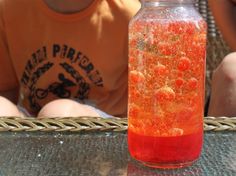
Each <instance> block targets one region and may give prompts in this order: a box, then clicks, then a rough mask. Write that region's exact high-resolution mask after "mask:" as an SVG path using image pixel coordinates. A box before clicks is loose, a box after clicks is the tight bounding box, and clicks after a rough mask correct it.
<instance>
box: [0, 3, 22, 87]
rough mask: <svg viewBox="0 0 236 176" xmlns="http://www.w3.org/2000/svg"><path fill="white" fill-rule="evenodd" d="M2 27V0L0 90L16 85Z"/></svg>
mask: <svg viewBox="0 0 236 176" xmlns="http://www.w3.org/2000/svg"><path fill="white" fill-rule="evenodd" d="M4 28H5V25H4V17H3V8H2V1H0V91H7V90H11V89H14V88H17V87H18V83H17V78H16V74H15V71H14V68H13V65H12V61H11V58H10V54H9V48H8V44H7V38H6V34H5V30H4Z"/></svg>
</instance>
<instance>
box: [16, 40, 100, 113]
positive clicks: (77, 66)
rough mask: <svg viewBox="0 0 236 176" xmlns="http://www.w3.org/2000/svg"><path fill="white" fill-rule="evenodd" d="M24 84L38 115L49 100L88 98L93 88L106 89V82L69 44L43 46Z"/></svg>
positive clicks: (29, 66)
mask: <svg viewBox="0 0 236 176" xmlns="http://www.w3.org/2000/svg"><path fill="white" fill-rule="evenodd" d="M21 84H22V85H23V89H24V92H26V93H25V95H24V96H25V97H24V98H25V99H26V100H27V101H28V104H29V106H30V107H29V108H30V109H31V111H32V112H38V111H39V110H40V109H41V108H42V106H43V105H44V104H45V102H47V98H49V97H50V98H51V97H54V99H56V98H74V99H78V100H80V101H84V100H86V99H88V96H89V93H90V89H91V87H90V85H92V84H93V85H95V86H97V87H103V79H102V77H101V76H100V73H99V71H98V70H96V68H95V67H94V65H93V63H91V61H90V59H89V58H88V57H87V56H86V55H84V54H83V53H82V52H80V51H77V50H76V49H74V48H72V47H69V46H68V45H59V44H53V45H52V46H49V47H46V46H43V47H42V48H40V49H38V50H37V51H36V52H34V53H33V54H32V57H31V58H30V59H29V60H28V61H27V63H26V66H25V69H24V72H23V74H22V78H21ZM24 101H25V100H24Z"/></svg>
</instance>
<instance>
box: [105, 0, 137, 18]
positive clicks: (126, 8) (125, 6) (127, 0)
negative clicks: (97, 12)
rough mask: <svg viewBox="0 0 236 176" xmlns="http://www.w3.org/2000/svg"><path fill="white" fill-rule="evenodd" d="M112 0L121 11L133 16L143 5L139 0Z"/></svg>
mask: <svg viewBox="0 0 236 176" xmlns="http://www.w3.org/2000/svg"><path fill="white" fill-rule="evenodd" d="M108 1H110V0H108ZM112 2H113V3H114V5H115V6H116V7H117V8H119V9H120V10H121V11H123V12H124V13H126V14H127V15H131V16H133V15H134V14H135V13H136V12H137V11H138V10H139V9H140V7H141V3H140V1H139V0H112Z"/></svg>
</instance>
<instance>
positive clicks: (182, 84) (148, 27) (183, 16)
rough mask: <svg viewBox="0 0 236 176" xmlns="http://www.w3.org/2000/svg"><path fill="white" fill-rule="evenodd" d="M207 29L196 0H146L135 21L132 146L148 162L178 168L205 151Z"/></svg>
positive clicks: (131, 79) (131, 47) (131, 70)
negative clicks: (195, 3) (196, 6)
mask: <svg viewBox="0 0 236 176" xmlns="http://www.w3.org/2000/svg"><path fill="white" fill-rule="evenodd" d="M206 30H207V25H206V22H205V21H204V20H203V18H202V17H201V16H200V14H199V13H198V11H197V10H196V9H195V8H194V0H142V7H141V9H140V11H139V12H138V13H137V14H136V16H135V17H133V18H132V20H131V21H130V24H129V100H128V125H129V127H128V146H129V151H130V154H131V156H132V157H133V158H135V159H136V160H139V161H141V162H142V163H144V164H145V165H148V166H151V167H157V168H178V167H184V166H187V165H190V164H192V163H193V162H194V161H195V160H197V159H198V158H199V156H200V153H201V149H202V143H203V115H204V89H205V88H204V85H205V65H206V61H205V59H206Z"/></svg>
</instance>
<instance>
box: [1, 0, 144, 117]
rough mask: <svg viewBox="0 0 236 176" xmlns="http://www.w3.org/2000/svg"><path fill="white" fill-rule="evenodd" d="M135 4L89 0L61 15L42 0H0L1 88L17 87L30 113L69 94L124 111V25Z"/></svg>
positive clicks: (122, 0) (129, 0) (128, 0)
mask: <svg viewBox="0 0 236 176" xmlns="http://www.w3.org/2000/svg"><path fill="white" fill-rule="evenodd" d="M139 8H140V3H139V1H138V0H94V2H93V3H92V4H91V5H90V6H89V7H88V8H87V9H85V10H82V11H80V12H78V13H74V14H61V13H57V12H55V11H53V10H51V9H50V8H48V7H47V5H46V4H45V3H44V2H43V0H0V91H4V90H9V89H12V88H15V87H17V86H20V98H19V103H20V104H21V105H23V106H24V107H25V108H26V109H27V110H28V111H29V112H30V113H32V114H36V113H37V112H38V111H39V110H40V109H41V108H42V106H43V105H45V104H46V103H48V102H50V101H52V100H54V99H58V98H70V99H76V100H78V101H80V102H82V103H86V104H90V105H93V106H95V107H97V108H99V109H101V110H103V111H105V112H107V113H109V114H111V115H115V116H124V115H126V111H127V70H128V66H127V58H128V54H127V50H128V46H127V43H128V42H127V40H128V23H129V20H130V18H131V17H132V16H133V15H134V14H135V13H136V12H137V11H138V9H139Z"/></svg>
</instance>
